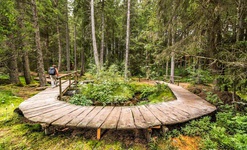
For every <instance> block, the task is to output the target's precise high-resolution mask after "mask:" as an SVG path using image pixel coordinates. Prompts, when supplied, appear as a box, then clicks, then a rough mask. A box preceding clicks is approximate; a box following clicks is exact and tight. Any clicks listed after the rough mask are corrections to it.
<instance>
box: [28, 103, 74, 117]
mask: <svg viewBox="0 0 247 150" xmlns="http://www.w3.org/2000/svg"><path fill="white" fill-rule="evenodd" d="M67 106H69V104H66V103H64V104H62V105H59V106H56V107H51V108H47V109H45V110H43V111H35V112H31V113H26V114H24V115H25V117H27V118H32V117H35V116H38V115H41V114H46V113H50V112H52V111H55V110H57V109H61V108H63V107H67Z"/></svg>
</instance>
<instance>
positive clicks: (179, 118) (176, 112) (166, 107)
mask: <svg viewBox="0 0 247 150" xmlns="http://www.w3.org/2000/svg"><path fill="white" fill-rule="evenodd" d="M174 105H178V103H170V104H167V103H165V102H164V103H160V104H158V105H157V108H158V109H160V110H161V111H162V112H164V113H165V114H167V117H169V118H170V121H169V123H167V124H174V123H180V122H184V121H187V120H188V119H189V118H190V114H189V113H187V112H185V111H183V110H180V109H176V108H175V107H173V106H174Z"/></svg>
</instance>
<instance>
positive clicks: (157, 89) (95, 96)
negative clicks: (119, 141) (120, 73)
mask: <svg viewBox="0 0 247 150" xmlns="http://www.w3.org/2000/svg"><path fill="white" fill-rule="evenodd" d="M112 72H114V70H111V68H110V69H109V70H107V71H105V72H101V75H100V76H103V78H100V79H98V80H96V83H89V84H83V85H81V86H80V91H81V93H80V94H75V95H74V96H73V97H72V98H71V99H70V101H69V102H70V103H72V104H76V105H82V106H86V105H92V104H93V105H140V104H146V103H157V102H163V101H169V100H173V99H174V97H173V94H172V92H171V91H170V89H169V88H168V86H167V85H165V84H157V85H150V84H148V83H142V82H136V81H128V82H126V81H124V80H123V79H121V78H117V77H116V76H115V75H116V74H112ZM150 83H151V82H150ZM152 84H153V83H152ZM133 101H134V102H133Z"/></svg>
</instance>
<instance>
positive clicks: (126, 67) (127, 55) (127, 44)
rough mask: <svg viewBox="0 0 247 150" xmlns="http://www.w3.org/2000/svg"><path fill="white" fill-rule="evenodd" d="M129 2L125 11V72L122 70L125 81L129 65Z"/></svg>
mask: <svg viewBox="0 0 247 150" xmlns="http://www.w3.org/2000/svg"><path fill="white" fill-rule="evenodd" d="M130 1H131V0H128V10H127V30H126V53H125V70H124V77H125V79H127V78H128V63H129V40H130Z"/></svg>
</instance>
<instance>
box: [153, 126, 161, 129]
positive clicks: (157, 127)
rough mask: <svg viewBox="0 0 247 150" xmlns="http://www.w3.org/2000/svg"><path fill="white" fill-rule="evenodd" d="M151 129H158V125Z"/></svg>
mask: <svg viewBox="0 0 247 150" xmlns="http://www.w3.org/2000/svg"><path fill="white" fill-rule="evenodd" d="M152 129H160V126H153V127H152Z"/></svg>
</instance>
